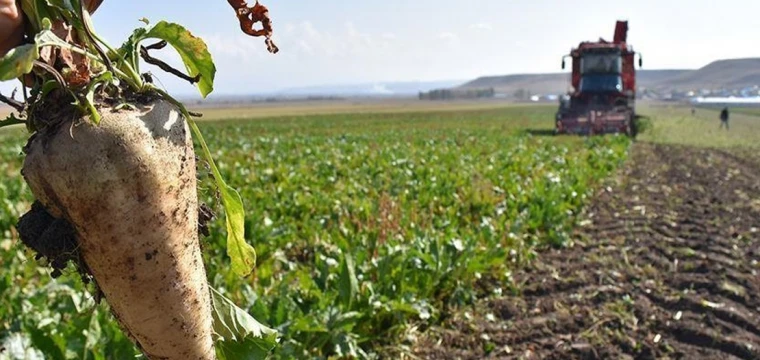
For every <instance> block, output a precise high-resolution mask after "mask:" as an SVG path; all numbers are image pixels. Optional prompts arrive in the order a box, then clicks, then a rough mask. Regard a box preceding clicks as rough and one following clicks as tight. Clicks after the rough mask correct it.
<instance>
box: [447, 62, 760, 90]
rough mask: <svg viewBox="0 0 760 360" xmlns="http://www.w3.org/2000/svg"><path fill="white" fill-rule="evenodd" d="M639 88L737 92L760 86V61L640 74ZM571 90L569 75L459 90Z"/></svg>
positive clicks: (523, 77)
mask: <svg viewBox="0 0 760 360" xmlns="http://www.w3.org/2000/svg"><path fill="white" fill-rule="evenodd" d="M637 82H638V86H639V87H640V88H647V89H652V90H657V91H672V90H684V91H688V90H699V89H720V88H731V89H738V88H744V87H750V86H754V85H760V58H752V59H731V60H719V61H715V62H712V63H710V64H708V65H707V66H705V67H703V68H701V69H697V70H638V69H637ZM569 86H570V74H569V73H568V72H565V73H549V74H516V75H503V76H485V77H480V78H477V79H475V80H472V81H469V82H467V83H465V84H463V85H461V86H460V87H459V88H462V89H475V88H490V87H493V88H494V89H495V90H496V92H498V93H503V94H506V95H512V94H515V93H516V92H518V91H520V90H523V91H530V93H532V94H561V93H564V92H566V91H567V90H568V88H569Z"/></svg>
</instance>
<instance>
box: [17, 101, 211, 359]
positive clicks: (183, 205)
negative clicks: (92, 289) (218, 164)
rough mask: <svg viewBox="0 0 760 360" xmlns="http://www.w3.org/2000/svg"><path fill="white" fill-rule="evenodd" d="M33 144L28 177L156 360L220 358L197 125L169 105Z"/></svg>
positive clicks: (43, 136)
mask: <svg viewBox="0 0 760 360" xmlns="http://www.w3.org/2000/svg"><path fill="white" fill-rule="evenodd" d="M100 112H101V114H102V115H103V118H102V120H101V123H100V124H99V125H93V124H91V123H90V122H88V121H78V122H77V121H75V122H74V124H72V122H71V121H67V122H64V123H62V124H61V125H60V126H59V127H57V129H56V130H52V131H48V132H45V131H43V132H41V133H39V134H37V135H36V136H35V137H34V138H33V139H32V140H31V141H30V143H29V146H28V150H27V156H26V159H25V161H24V167H23V170H22V173H23V175H24V177H25V179H26V181H27V183H28V184H29V186H30V188H31V190H32V192H33V193H34V195H35V196H36V198H37V199H38V200H39V201H40V202H41V203H42V204H43V205H44V206H45V208H46V209H47V210H48V212H49V213H50V214H52V215H53V216H54V217H57V218H65V219H66V220H68V221H69V222H70V223H71V224H72V225H73V226H74V228H75V229H76V232H77V238H78V242H79V246H80V253H81V254H82V257H83V259H84V261H85V263H86V264H87V266H88V268H89V270H90V271H91V273H92V275H93V277H94V278H95V281H96V282H97V284H98V286H99V287H100V289H101V290H102V291H103V294H104V295H105V299H106V301H107V302H108V304H109V305H110V307H111V310H112V312H113V314H114V316H115V317H116V318H117V319H118V321H119V323H120V324H121V326H122V328H123V329H124V330H125V332H127V333H128V334H129V336H130V338H132V339H133V341H135V342H136V343H137V345H138V346H139V347H140V348H141V350H142V351H143V352H144V353H145V355H146V356H148V357H149V358H150V359H182V360H188V359H214V358H215V355H214V347H213V340H212V313H211V295H210V290H209V288H208V284H207V279H206V271H205V268H204V265H203V259H202V256H201V250H200V244H199V240H198V200H197V192H196V169H195V155H194V151H193V146H192V139H191V136H190V131H189V128H188V125H187V123H186V121H185V120H184V118H183V117H182V115H181V114H180V113H179V112H178V111H177V108H176V107H175V106H174V105H172V104H170V103H169V102H166V101H163V100H157V101H153V102H151V103H150V104H148V105H144V106H142V105H141V106H140V107H139V109H138V110H123V111H119V112H112V111H111V109H101V111H100Z"/></svg>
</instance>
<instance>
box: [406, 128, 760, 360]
mask: <svg viewBox="0 0 760 360" xmlns="http://www.w3.org/2000/svg"><path fill="white" fill-rule="evenodd" d="M585 217H586V218H587V219H588V220H586V223H587V224H586V225H585V226H584V227H583V228H581V229H578V239H580V240H578V241H576V243H575V244H574V246H573V247H571V248H567V249H562V250H550V251H546V252H544V253H542V254H541V255H540V257H539V260H538V261H536V263H535V264H533V265H532V266H530V267H529V268H527V269H523V270H521V271H520V272H519V273H516V274H515V276H514V278H515V281H516V283H517V284H518V287H519V289H520V293H518V294H514V295H509V296H504V297H501V298H497V299H489V300H484V301H483V302H482V303H481V304H478V306H476V307H475V310H471V311H469V312H462V313H459V314H457V315H455V316H453V317H452V318H451V319H449V320H448V321H447V322H446V324H445V325H444V326H443V327H441V328H437V329H431V330H430V331H428V333H427V335H426V336H425V337H424V338H423V339H421V340H420V341H419V342H418V343H417V346H416V348H415V355H416V356H418V357H420V358H425V359H480V358H496V359H634V358H635V359H655V358H657V359H661V358H669V359H760V292H759V290H760V278H759V277H758V275H757V271H758V269H760V267H759V266H758V260H760V247H759V246H758V245H759V244H760V155H758V154H756V153H752V152H743V153H742V152H737V151H726V150H714V149H699V148H693V147H682V146H670V145H653V144H646V143H638V144H636V145H635V147H634V149H633V150H632V154H631V159H630V161H629V163H628V165H627V166H626V168H625V169H624V170H623V171H622V174H621V175H620V177H619V178H618V179H617V180H616V182H615V184H614V185H612V186H611V187H608V188H606V189H602V190H601V191H600V192H599V194H598V195H597V197H596V199H595V200H594V201H593V204H592V205H591V206H590V207H589V208H588V209H587V211H586V214H585Z"/></svg>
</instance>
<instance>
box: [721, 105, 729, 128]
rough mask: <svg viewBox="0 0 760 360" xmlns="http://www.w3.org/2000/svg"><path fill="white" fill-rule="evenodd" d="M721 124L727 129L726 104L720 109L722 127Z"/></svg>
mask: <svg viewBox="0 0 760 360" xmlns="http://www.w3.org/2000/svg"><path fill="white" fill-rule="evenodd" d="M723 125H725V126H726V130H728V106H726V107H724V108H723V110H721V111H720V128H721V129H722V128H723Z"/></svg>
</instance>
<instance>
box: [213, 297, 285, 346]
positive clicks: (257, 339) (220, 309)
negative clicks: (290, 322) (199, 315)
mask: <svg viewBox="0 0 760 360" xmlns="http://www.w3.org/2000/svg"><path fill="white" fill-rule="evenodd" d="M210 289H211V298H212V301H213V310H214V314H213V315H214V334H215V337H216V352H217V356H218V357H219V358H220V359H228V360H233V359H234V360H238V359H263V358H266V357H267V355H268V354H269V352H270V351H271V350H272V349H273V348H274V347H275V346H276V345H277V332H276V331H275V330H273V329H270V328H268V327H266V326H264V325H262V324H261V323H259V322H258V321H256V319H254V318H253V317H252V316H251V315H250V314H248V313H247V312H245V311H244V310H243V309H241V308H239V307H237V306H236V305H235V304H234V303H233V302H232V301H231V300H230V299H228V298H226V297H225V296H224V295H222V294H221V293H219V292H218V291H217V290H216V289H214V288H210Z"/></svg>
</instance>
